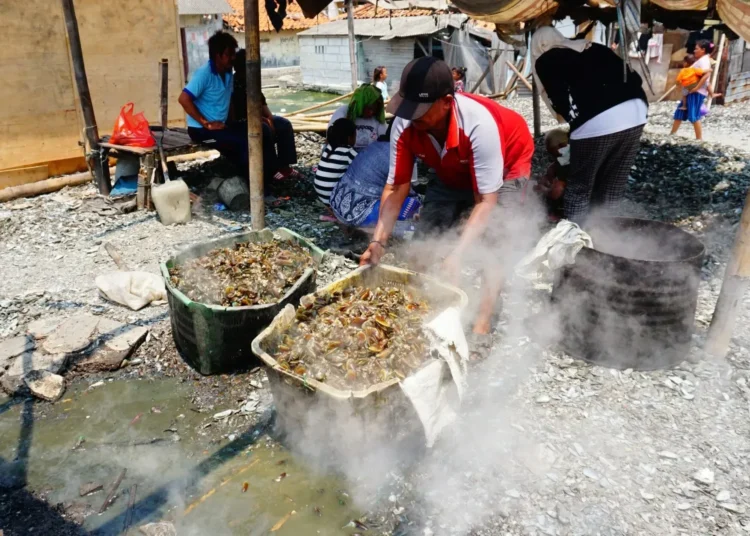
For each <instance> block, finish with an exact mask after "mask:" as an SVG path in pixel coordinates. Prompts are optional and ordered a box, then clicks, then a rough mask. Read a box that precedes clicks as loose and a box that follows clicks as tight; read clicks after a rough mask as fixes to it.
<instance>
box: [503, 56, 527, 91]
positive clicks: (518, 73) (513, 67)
mask: <svg viewBox="0 0 750 536" xmlns="http://www.w3.org/2000/svg"><path fill="white" fill-rule="evenodd" d="M505 63H507V64H508V67H510V68H511V69H512V70H513V72H514V73H516V75H518V79H519V80H520V81H521V82H523V85H525V86H526V87H527V88H528V90H529V91H532V92H533V91H534V88H533V87H532V86H531V84H529V81H528V80H526V77H525V76H524V75H523V73H521V71H519V70H518V67H516V66H515V65H513V64H512V63H511V62H509V61H508V60H505Z"/></svg>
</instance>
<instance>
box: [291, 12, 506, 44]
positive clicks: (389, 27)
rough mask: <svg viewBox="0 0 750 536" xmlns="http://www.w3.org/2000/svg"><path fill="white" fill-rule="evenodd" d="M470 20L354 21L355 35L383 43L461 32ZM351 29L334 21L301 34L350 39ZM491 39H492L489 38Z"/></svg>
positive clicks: (450, 17)
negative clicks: (396, 39) (439, 33)
mask: <svg viewBox="0 0 750 536" xmlns="http://www.w3.org/2000/svg"><path fill="white" fill-rule="evenodd" d="M467 18H468V17H466V15H461V14H450V15H446V14H442V15H430V16H425V15H422V16H418V17H400V18H395V19H387V18H377V19H355V20H354V34H355V35H359V36H362V37H379V38H380V39H383V40H387V39H394V38H397V37H416V36H418V35H431V34H433V33H435V32H439V31H440V30H444V29H445V28H448V27H449V26H451V27H454V28H458V27H460V26H461V25H462V24H463V23H464V22H465V21H466V20H467ZM468 29H469V31H470V32H471V33H472V34H474V35H478V36H479V37H483V38H486V36H487V35H488V33H487V31H486V30H484V29H482V28H472V27H471V26H468ZM348 34H349V28H348V26H347V21H346V19H341V20H335V21H333V22H329V23H328V24H320V25H318V26H316V27H315V28H311V29H309V30H305V31H304V32H300V33H299V35H303V36H316V35H317V36H326V35H340V36H343V35H348ZM490 37H491V36H490Z"/></svg>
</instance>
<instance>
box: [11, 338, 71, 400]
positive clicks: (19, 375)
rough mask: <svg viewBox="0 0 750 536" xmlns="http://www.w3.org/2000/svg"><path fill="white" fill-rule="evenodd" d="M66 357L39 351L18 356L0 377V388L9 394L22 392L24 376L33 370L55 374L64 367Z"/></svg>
mask: <svg viewBox="0 0 750 536" xmlns="http://www.w3.org/2000/svg"><path fill="white" fill-rule="evenodd" d="M66 359H67V355H65V354H53V355H50V354H45V353H44V352H42V351H40V350H38V349H37V350H32V351H29V352H26V353H25V354H22V355H20V356H18V357H17V358H16V359H15V360H14V361H13V363H12V364H11V366H10V367H9V368H8V370H7V371H6V372H5V375H4V376H2V377H0V386H2V388H3V389H4V390H5V391H6V392H7V393H9V394H15V393H17V392H19V391H22V390H23V389H24V387H25V385H24V381H23V379H24V376H26V374H28V373H30V372H31V371H34V370H45V371H47V372H51V373H53V374H57V373H58V372H60V370H61V369H62V368H63V366H65V361H66Z"/></svg>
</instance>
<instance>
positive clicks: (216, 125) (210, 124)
mask: <svg viewBox="0 0 750 536" xmlns="http://www.w3.org/2000/svg"><path fill="white" fill-rule="evenodd" d="M204 128H205V129H206V130H224V129H225V128H226V125H225V124H224V122H223V121H206V124H205V126H204Z"/></svg>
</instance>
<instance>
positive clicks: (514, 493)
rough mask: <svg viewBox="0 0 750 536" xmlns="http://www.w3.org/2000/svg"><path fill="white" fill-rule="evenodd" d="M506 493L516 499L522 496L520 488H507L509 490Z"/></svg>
mask: <svg viewBox="0 0 750 536" xmlns="http://www.w3.org/2000/svg"><path fill="white" fill-rule="evenodd" d="M505 494H506V495H507V496H508V497H512V498H514V499H518V498H520V497H521V494H520V493H519V492H518V490H515V489H509V490H507V491H506V492H505Z"/></svg>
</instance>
